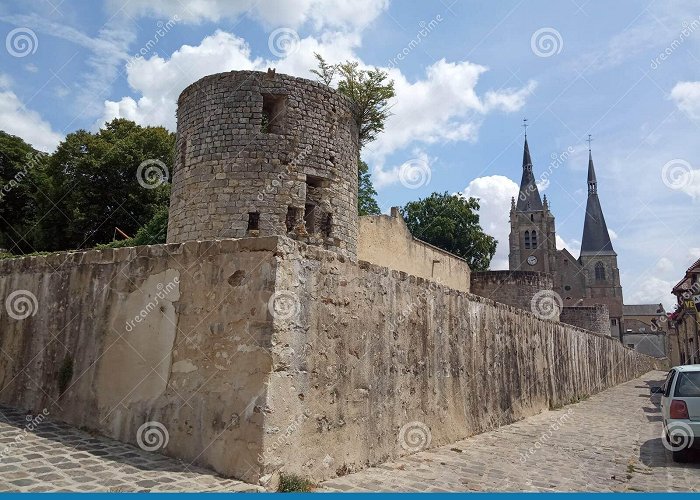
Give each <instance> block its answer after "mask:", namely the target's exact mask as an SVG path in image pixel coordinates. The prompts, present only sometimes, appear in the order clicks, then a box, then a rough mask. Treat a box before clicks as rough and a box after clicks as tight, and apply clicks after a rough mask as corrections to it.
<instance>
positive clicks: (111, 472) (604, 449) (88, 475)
mask: <svg viewBox="0 0 700 500" xmlns="http://www.w3.org/2000/svg"><path fill="white" fill-rule="evenodd" d="M662 378H663V373H661V372H652V373H650V374H647V375H646V376H644V377H642V378H639V379H636V380H633V381H631V382H628V383H626V384H622V385H620V386H617V387H615V388H613V389H609V390H607V391H605V392H603V393H600V394H598V395H596V396H593V397H591V398H590V399H588V400H586V401H583V402H581V403H577V404H574V405H570V406H566V407H564V408H562V409H560V410H556V411H550V412H546V413H542V414H540V415H537V416H535V417H531V418H528V419H526V420H523V421H521V422H518V423H515V424H512V425H509V426H506V427H502V428H500V429H497V430H495V431H492V432H488V433H485V434H481V435H478V436H474V437H472V438H469V439H465V440H463V441H459V442H457V443H455V444H452V445H449V446H444V447H442V448H437V449H434V450H428V451H424V452H421V453H417V454H415V455H411V456H409V457H406V458H404V459H402V460H399V461H396V462H391V463H387V464H384V465H382V466H379V467H374V468H371V469H367V470H365V471H361V472H358V473H356V474H351V475H348V476H345V477H341V478H337V479H334V480H332V481H328V482H326V483H323V484H322V485H321V488H323V489H325V490H338V491H368V490H372V491H503V490H507V491H521V490H530V491H571V490H597V491H651V490H683V491H687V490H694V491H697V490H698V489H700V456H694V457H693V461H692V462H691V463H689V464H685V465H680V464H674V463H673V462H672V461H671V457H670V453H668V452H666V450H665V449H664V447H663V445H662V444H661V438H660V436H661V423H660V416H659V412H658V407H657V402H658V397H657V396H655V397H654V398H655V399H654V400H652V399H650V397H649V386H651V385H656V382H657V381H660V380H661V379H662ZM26 423H27V420H26V419H25V415H24V414H23V413H19V412H17V411H14V410H11V409H8V408H2V407H0V490H2V491H6V490H14V491H47V490H62V491H110V490H111V491H256V490H259V488H258V487H256V486H252V485H246V484H244V483H240V482H238V481H233V480H228V479H223V478H220V477H218V476H216V475H214V474H212V473H211V472H209V471H206V470H203V469H199V468H196V467H192V466H188V465H187V464H184V463H182V462H179V461H177V460H173V459H170V458H166V457H163V456H161V455H157V454H151V453H147V452H144V451H142V450H141V449H139V448H137V447H134V446H129V445H126V444H122V443H119V442H116V441H113V440H110V439H106V438H103V437H98V436H93V435H91V434H88V433H85V432H82V431H79V430H77V429H74V428H71V427H69V426H66V425H64V424H60V423H57V422H53V421H51V420H46V421H43V422H41V423H40V424H39V425H38V426H37V430H36V431H34V432H29V433H27V434H26V435H25V433H24V432H23V430H24V429H25V426H26ZM18 436H23V438H22V439H21V440H20V441H19V442H18V441H17V437H18ZM14 443H16V444H14ZM530 449H531V451H530Z"/></svg>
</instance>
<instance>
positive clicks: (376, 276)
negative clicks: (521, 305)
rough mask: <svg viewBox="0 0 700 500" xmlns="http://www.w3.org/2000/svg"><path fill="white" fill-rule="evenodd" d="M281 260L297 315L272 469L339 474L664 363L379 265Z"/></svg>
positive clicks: (270, 456) (279, 382)
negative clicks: (419, 443) (420, 441)
mask: <svg viewBox="0 0 700 500" xmlns="http://www.w3.org/2000/svg"><path fill="white" fill-rule="evenodd" d="M277 255H278V258H279V267H278V270H277V291H278V292H281V291H283V292H284V293H285V294H289V295H290V296H293V297H296V298H297V301H298V302H297V304H298V313H297V314H295V315H294V317H292V318H288V319H286V320H284V321H277V320H276V321H275V336H274V340H273V346H274V347H273V353H274V356H273V357H274V359H275V361H274V365H275V372H274V374H273V377H272V379H271V383H270V391H269V394H268V401H267V405H268V407H269V409H270V412H269V414H268V417H269V418H268V420H267V421H266V431H265V435H270V436H271V437H273V439H272V440H271V441H272V442H273V443H276V445H275V446H274V447H271V448H269V449H267V450H266V452H265V456H264V458H265V462H266V467H267V468H266V471H267V472H268V473H269V472H272V471H275V470H279V469H282V470H284V471H286V472H294V473H298V474H302V475H306V476H310V477H313V478H315V479H322V478H326V477H330V476H333V475H336V474H343V473H346V472H348V471H352V470H355V469H360V468H363V467H366V466H368V465H371V464H377V463H381V462H383V461H386V460H389V459H392V458H395V457H397V456H399V455H403V454H407V453H409V452H410V451H411V450H413V449H415V448H412V445H416V443H415V442H413V443H412V442H411V439H410V438H407V437H406V436H407V429H411V433H409V434H410V435H412V436H413V437H415V436H416V435H421V436H423V437H425V440H426V442H428V441H429V443H428V445H429V446H438V445H443V444H447V443H450V442H453V441H455V440H458V439H462V438H464V437H467V436H470V435H472V434H476V433H479V432H483V431H486V430H489V429H493V428H495V427H497V426H500V425H504V424H507V423H510V422H514V421H516V420H518V419H522V418H524V417H527V416H530V415H534V414H537V413H539V412H541V411H543V410H546V409H548V408H552V407H558V406H561V405H564V404H567V403H570V402H572V401H576V400H578V399H579V398H581V397H584V396H586V395H589V394H592V393H595V392H597V391H600V390H602V389H604V388H607V387H610V386H613V385H615V384H618V383H621V382H623V381H626V380H629V379H631V378H634V377H636V376H639V375H641V374H642V373H646V372H647V371H649V370H651V369H654V368H655V367H656V366H657V365H656V364H655V363H656V361H655V360H653V359H651V358H649V357H647V356H644V355H642V354H640V353H638V352H635V351H632V350H630V349H627V348H625V347H624V346H622V345H621V344H620V343H619V341H618V340H614V339H611V338H610V337H609V336H603V335H597V334H594V333H591V332H588V331H585V330H582V329H579V328H575V327H572V326H569V325H564V324H562V323H557V322H554V321H546V320H540V319H538V318H537V317H535V316H534V315H533V314H531V313H528V312H524V311H522V310H519V309H516V308H513V307H510V306H506V305H503V304H497V303H495V302H493V301H491V300H488V299H484V298H480V297H477V296H475V295H470V294H468V293H465V292H461V291H457V290H453V289H450V288H447V287H445V286H442V285H439V284H436V283H434V282H432V281H428V280H425V279H422V278H418V277H414V276H410V275H406V274H404V273H401V272H398V271H392V270H389V269H387V268H385V267H380V266H375V265H372V264H369V263H366V262H360V263H359V265H354V264H352V263H349V262H343V261H341V260H340V259H339V258H337V257H333V256H331V255H329V253H328V252H323V251H321V250H318V249H313V248H311V247H306V248H298V247H297V246H295V245H292V244H286V243H285V248H284V249H280V251H278V253H277ZM275 436H276V438H275ZM407 441H408V442H407ZM424 444H425V443H424Z"/></svg>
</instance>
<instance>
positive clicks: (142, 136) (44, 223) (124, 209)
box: [36, 119, 175, 250]
mask: <svg viewBox="0 0 700 500" xmlns="http://www.w3.org/2000/svg"><path fill="white" fill-rule="evenodd" d="M174 149H175V136H174V134H172V133H170V132H168V131H167V130H166V129H165V128H163V127H141V126H140V125H137V124H136V123H134V122H132V121H129V120H123V119H115V120H113V121H112V122H110V123H108V124H107V125H106V126H105V127H104V128H103V129H101V130H100V131H99V132H97V133H90V132H87V131H85V130H78V131H77V132H74V133H72V134H69V135H68V136H67V137H66V138H65V140H64V141H63V142H62V143H61V144H60V145H59V146H58V149H57V150H56V152H55V153H54V154H53V155H52V156H51V158H50V160H49V162H48V166H47V175H48V177H49V180H50V182H49V190H48V191H49V192H48V196H46V197H45V199H43V200H39V201H40V202H39V206H40V210H41V211H42V212H43V217H42V219H41V221H40V231H39V235H38V238H37V239H38V241H37V244H36V247H37V249H40V250H65V249H71V248H84V247H91V246H94V245H96V244H100V243H106V242H109V241H111V240H112V236H113V234H114V228H115V227H119V228H120V229H121V230H123V231H124V232H126V233H127V234H131V235H134V234H136V232H137V230H138V229H139V228H140V227H141V226H143V225H144V224H146V223H147V222H149V221H150V220H151V219H152V218H153V216H154V215H155V214H156V212H157V211H158V209H160V208H162V207H167V206H168V200H169V196H170V185H169V183H168V182H163V181H165V180H166V179H167V180H169V178H170V173H171V166H172V165H173V158H174V157H173V155H174ZM144 162H146V163H144ZM154 173H159V174H160V176H161V177H160V178H159V177H158V175H152V174H154Z"/></svg>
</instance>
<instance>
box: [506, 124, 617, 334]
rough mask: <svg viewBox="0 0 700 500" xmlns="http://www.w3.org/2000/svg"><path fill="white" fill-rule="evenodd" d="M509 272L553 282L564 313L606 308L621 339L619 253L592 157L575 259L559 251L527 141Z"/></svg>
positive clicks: (512, 227) (612, 329)
mask: <svg viewBox="0 0 700 500" xmlns="http://www.w3.org/2000/svg"><path fill="white" fill-rule="evenodd" d="M509 244H510V253H509V269H510V271H539V272H544V273H549V274H551V275H552V278H553V290H554V291H555V292H557V293H558V294H559V295H560V296H561V298H562V302H563V306H564V308H567V309H568V308H574V307H591V306H598V305H604V306H607V308H608V311H609V315H610V334H611V336H613V337H614V338H621V333H622V332H624V328H623V298H622V287H621V285H620V270H619V269H618V267H617V253H615V250H614V249H613V246H612V242H611V241H610V236H609V234H608V228H607V226H606V224H605V217H604V216H603V210H602V207H601V204H600V199H599V198H598V183H597V180H596V175H595V168H594V166H593V157H592V154H591V152H590V150H589V154H588V201H587V203H586V215H585V219H584V224H583V238H582V240H581V254H580V255H579V257H578V258H575V257H574V256H573V255H571V253H570V252H569V251H568V250H566V249H561V250H558V249H557V247H556V228H555V223H554V214H553V213H552V212H551V211H550V210H549V204H548V203H547V197H546V195H545V197H544V200H543V199H542V198H541V197H540V193H539V190H538V189H537V183H536V182H535V176H534V173H533V165H532V159H531V157H530V149H529V146H528V143H527V136H526V137H525V145H524V151H523V174H522V180H521V182H520V192H519V194H518V199H517V200H515V199H513V200H512V202H511V209H510V238H509Z"/></svg>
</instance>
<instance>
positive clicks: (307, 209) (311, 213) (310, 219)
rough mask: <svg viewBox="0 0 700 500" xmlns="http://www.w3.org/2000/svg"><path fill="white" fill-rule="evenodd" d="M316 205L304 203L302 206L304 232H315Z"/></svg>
mask: <svg viewBox="0 0 700 500" xmlns="http://www.w3.org/2000/svg"><path fill="white" fill-rule="evenodd" d="M315 219H316V205H311V204H308V205H305V206H304V225H305V226H306V232H307V233H309V234H313V233H315V232H316V220H315Z"/></svg>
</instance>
